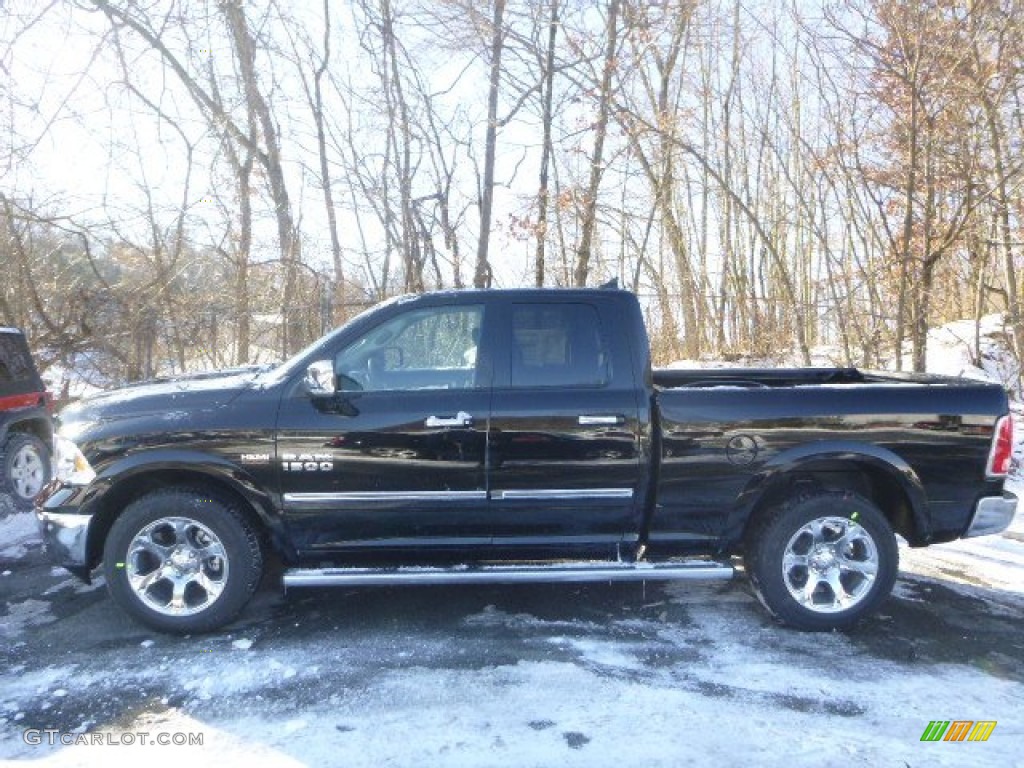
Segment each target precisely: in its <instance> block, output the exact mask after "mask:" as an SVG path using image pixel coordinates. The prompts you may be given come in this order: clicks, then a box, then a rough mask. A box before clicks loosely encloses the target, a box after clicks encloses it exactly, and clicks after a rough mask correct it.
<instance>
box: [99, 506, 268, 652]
mask: <svg viewBox="0 0 1024 768" xmlns="http://www.w3.org/2000/svg"><path fill="white" fill-rule="evenodd" d="M262 568H263V557H262V552H261V549H260V543H259V539H258V537H257V535H256V532H255V531H254V530H253V528H252V526H251V525H250V524H249V522H248V521H247V520H246V519H245V516H244V515H243V514H242V513H241V512H240V511H239V510H238V509H237V508H235V507H234V506H233V505H232V504H230V503H228V502H225V501H222V500H219V499H216V498H214V497H211V496H209V495H206V494H205V493H203V492H202V491H198V490H184V489H168V490H160V491H155V492H153V493H150V494H148V495H146V496H143V497H142V498H140V499H138V500H136V501H134V502H133V503H131V504H130V505H129V506H128V507H127V508H126V509H125V511H124V512H123V513H122V514H121V516H120V517H118V519H117V520H116V521H115V522H114V525H113V526H112V527H111V529H110V534H109V536H108V537H107V541H106V546H105V547H104V550H103V569H104V575H105V576H106V579H107V588H108V589H109V591H110V594H111V596H112V597H113V598H114V600H115V601H116V602H117V603H118V605H120V606H121V607H122V608H123V609H124V610H125V611H126V612H127V613H129V614H131V615H132V616H133V617H134V618H136V619H138V620H139V621H141V622H142V623H144V624H147V625H149V626H150V627H153V628H154V629H158V630H160V631H163V632H173V633H181V634H184V633H190V632H209V631H211V630H214V629H217V628H219V627H221V626H223V625H225V624H227V623H228V622H229V621H231V620H232V619H233V618H235V616H237V615H238V613H239V611H241V610H242V608H243V607H244V606H245V604H246V603H247V602H248V601H249V598H250V597H252V594H253V592H254V591H255V590H256V586H257V584H258V583H259V580H260V575H261V573H262Z"/></svg>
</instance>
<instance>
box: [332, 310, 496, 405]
mask: <svg viewBox="0 0 1024 768" xmlns="http://www.w3.org/2000/svg"><path fill="white" fill-rule="evenodd" d="M483 315H484V309H483V306H482V305H479V304H472V305H458V306H441V307H424V308H422V309H414V310H410V311H408V312H405V313H403V314H401V315H399V316H398V317H393V318H391V319H390V320H388V321H387V322H385V323H383V324H381V325H378V326H377V327H376V328H374V329H373V330H371V331H369V332H367V333H366V334H365V335H364V336H363V337H362V338H360V339H358V340H357V341H355V342H354V343H352V344H350V345H349V346H348V347H346V348H345V349H343V350H342V351H341V353H339V354H338V356H337V357H336V358H335V364H334V371H335V374H336V375H337V378H338V389H339V390H342V391H349V392H351V391H368V392H374V391H386V390H398V391H403V390H405V391H409V390H422V389H469V388H473V387H475V386H477V375H476V373H477V354H476V353H477V344H478V343H479V339H480V328H481V327H482V325H483Z"/></svg>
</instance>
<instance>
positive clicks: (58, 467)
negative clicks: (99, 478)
mask: <svg viewBox="0 0 1024 768" xmlns="http://www.w3.org/2000/svg"><path fill="white" fill-rule="evenodd" d="M53 443H54V445H53V447H54V456H53V464H54V467H53V472H54V475H55V476H56V478H57V479H58V480H60V481H61V482H62V483H65V484H67V485H88V484H89V483H91V482H92V481H93V480H95V479H96V472H95V470H93V468H92V467H91V466H89V460H88V459H86V458H85V456H84V455H83V454H82V452H81V450H79V448H78V446H77V445H75V444H74V443H73V442H71V441H70V440H68V439H67V438H66V437H61V436H59V435H58V436H56V437H54V438H53Z"/></svg>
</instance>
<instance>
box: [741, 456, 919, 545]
mask: <svg viewBox="0 0 1024 768" xmlns="http://www.w3.org/2000/svg"><path fill="white" fill-rule="evenodd" d="M844 466H845V467H849V469H850V470H852V471H859V472H864V471H868V472H870V473H872V474H874V475H876V476H879V475H880V476H881V477H883V478H885V480H886V482H888V483H890V484H891V485H892V486H893V487H895V488H897V489H898V490H899V491H900V492H901V493H902V494H903V496H904V497H905V498H906V500H907V504H908V507H909V510H910V515H911V519H912V523H913V528H914V536H913V540H912V541H911V543H913V544H918V543H926V542H927V541H928V540H929V539H930V538H931V523H930V517H929V514H928V496H927V493H926V492H925V489H924V485H923V484H922V482H921V478H920V477H918V475H917V473H916V472H915V471H914V469H913V467H911V466H910V465H909V464H907V462H906V461H904V460H903V459H902V458H900V456H898V455H897V454H895V453H893V452H892V451H890V450H889V449H887V448H883V447H881V446H878V445H872V444H868V443H857V442H852V441H827V442H821V443H813V444H809V445H801V446H796V447H794V448H792V449H790V450H787V451H783V452H782V453H780V454H778V455H776V456H773V457H772V458H771V460H770V461H768V462H766V463H765V465H764V466H763V468H762V470H761V471H760V472H758V474H756V475H755V476H754V477H753V478H752V479H751V481H750V482H749V483H748V484H747V486H746V488H744V490H743V492H742V493H741V494H740V496H739V498H737V500H736V504H735V506H734V507H733V510H732V511H731V512H730V513H729V517H728V521H727V523H726V528H725V538H726V539H727V541H729V542H731V543H736V542H739V541H742V538H743V532H744V530H745V529H746V527H747V523H748V522H749V520H750V518H751V516H752V515H753V514H754V511H755V510H756V509H757V507H758V505H759V504H760V503H761V502H762V501H763V500H764V499H765V497H766V496H767V495H768V494H769V493H771V492H773V491H775V490H777V489H778V488H779V486H780V483H785V482H786V481H787V480H788V479H791V478H796V477H799V476H800V475H801V474H805V473H811V472H820V471H822V470H823V469H824V468H825V467H828V468H830V469H832V471H836V470H835V468H837V467H838V468H842V467H844ZM883 511H885V512H886V513H887V514H888V511H887V510H883Z"/></svg>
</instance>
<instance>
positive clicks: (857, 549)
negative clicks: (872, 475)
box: [745, 491, 899, 630]
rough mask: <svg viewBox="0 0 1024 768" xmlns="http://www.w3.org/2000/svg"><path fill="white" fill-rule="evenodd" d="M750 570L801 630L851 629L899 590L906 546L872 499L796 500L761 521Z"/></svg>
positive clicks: (768, 598) (752, 540)
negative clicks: (901, 552) (901, 554)
mask: <svg viewBox="0 0 1024 768" xmlns="http://www.w3.org/2000/svg"><path fill="white" fill-rule="evenodd" d="M745 562H746V569H747V574H748V576H749V577H750V581H751V584H752V585H753V587H754V591H755V592H756V594H757V596H758V598H759V599H760V600H761V602H762V603H763V604H764V605H765V607H766V608H767V609H768V610H769V611H770V612H771V613H772V615H773V616H775V617H776V618H777V619H779V620H780V621H782V622H783V623H784V624H788V625H790V626H792V627H796V628H798V629H806V630H830V629H842V628H845V627H849V626H850V625H852V624H854V623H855V622H856V621H858V620H859V619H861V618H862V617H863V616H865V615H866V614H868V613H870V612H871V611H873V610H874V609H875V608H876V607H877V606H878V605H879V604H880V603H881V601H882V600H884V599H885V598H886V596H888V594H889V593H890V592H891V591H892V587H893V584H894V583H895V581H896V573H897V571H898V569H899V550H898V549H897V546H896V537H895V535H894V534H893V530H892V526H891V525H890V524H889V521H888V520H887V519H886V518H885V515H884V514H882V512H881V510H879V509H878V507H877V506H875V505H874V504H873V503H872V502H871V501H869V500H868V499H866V498H864V497H863V496H859V495H857V494H855V493H850V492H846V491H822V492H818V493H814V494H812V495H804V496H799V497H795V498H793V499H790V500H789V501H787V502H786V503H784V504H782V505H781V506H779V507H777V508H775V509H774V510H771V511H770V512H768V513H767V514H766V515H765V516H764V517H763V518H762V519H761V520H759V521H757V522H755V523H754V525H753V526H752V528H751V530H750V532H749V533H748V536H747V541H746V556H745Z"/></svg>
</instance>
